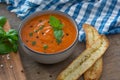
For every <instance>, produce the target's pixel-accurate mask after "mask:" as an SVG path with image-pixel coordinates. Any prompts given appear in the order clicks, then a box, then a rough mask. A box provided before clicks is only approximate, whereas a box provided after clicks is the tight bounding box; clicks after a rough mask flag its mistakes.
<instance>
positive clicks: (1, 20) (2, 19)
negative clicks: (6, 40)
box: [0, 16, 7, 27]
mask: <svg viewBox="0 0 120 80" xmlns="http://www.w3.org/2000/svg"><path fill="white" fill-rule="evenodd" d="M6 21H7V19H6V17H4V16H0V26H1V27H3V26H4V25H5V23H6Z"/></svg>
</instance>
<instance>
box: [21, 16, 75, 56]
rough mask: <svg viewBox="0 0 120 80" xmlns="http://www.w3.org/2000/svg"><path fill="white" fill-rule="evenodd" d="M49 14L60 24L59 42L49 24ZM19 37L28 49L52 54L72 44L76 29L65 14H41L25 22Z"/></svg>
mask: <svg viewBox="0 0 120 80" xmlns="http://www.w3.org/2000/svg"><path fill="white" fill-rule="evenodd" d="M50 16H54V17H55V18H57V19H58V20H59V21H60V23H61V24H62V29H61V30H62V32H63V34H62V37H61V42H60V43H58V42H57V41H56V38H55V35H56V34H55V29H53V27H52V26H51V24H50ZM55 22H56V21H55ZM53 24H54V23H53ZM58 35H59V32H58ZM56 36H57V35H56ZM21 37H22V40H23V42H24V43H25V44H26V45H27V46H28V47H29V48H30V49H32V50H34V51H37V52H40V53H45V54H54V53H57V52H60V51H63V50H65V49H67V48H68V47H69V46H70V45H72V44H73V42H74V41H75V40H76V37H77V30H76V28H75V25H74V24H73V23H72V22H71V21H70V20H69V19H68V18H66V17H65V16H62V15H59V14H42V15H40V16H37V17H34V18H32V19H31V20H29V21H27V22H26V24H25V25H24V26H23V27H22V29H21Z"/></svg>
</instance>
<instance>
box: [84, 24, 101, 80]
mask: <svg viewBox="0 0 120 80" xmlns="http://www.w3.org/2000/svg"><path fill="white" fill-rule="evenodd" d="M83 29H84V31H85V33H86V48H88V47H89V46H91V45H92V44H93V43H94V41H95V40H97V39H98V38H99V37H100V34H99V33H98V32H97V30H96V29H95V28H94V27H92V26H91V25H89V24H84V25H83ZM102 67H103V61H102V57H101V58H100V59H98V60H97V61H96V62H95V64H94V65H93V66H92V67H91V68H90V69H88V70H87V71H86V72H85V73H84V79H85V80H99V78H100V76H101V74H102Z"/></svg>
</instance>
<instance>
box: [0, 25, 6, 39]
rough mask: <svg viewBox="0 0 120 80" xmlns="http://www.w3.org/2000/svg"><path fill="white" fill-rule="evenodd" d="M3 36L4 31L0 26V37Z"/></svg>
mask: <svg viewBox="0 0 120 80" xmlns="http://www.w3.org/2000/svg"><path fill="white" fill-rule="evenodd" d="M4 36H5V31H4V30H3V28H2V27H0V39H1V38H3V37H4Z"/></svg>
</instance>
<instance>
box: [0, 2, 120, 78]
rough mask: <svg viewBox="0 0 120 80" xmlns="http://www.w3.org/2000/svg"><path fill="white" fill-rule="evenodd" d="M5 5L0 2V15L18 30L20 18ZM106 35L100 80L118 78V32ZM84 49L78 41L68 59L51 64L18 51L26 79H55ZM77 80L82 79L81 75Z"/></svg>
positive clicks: (119, 64) (119, 54)
mask: <svg viewBox="0 0 120 80" xmlns="http://www.w3.org/2000/svg"><path fill="white" fill-rule="evenodd" d="M6 6H7V5H5V4H0V16H1V15H4V16H6V17H7V18H8V20H9V21H10V25H11V26H12V28H15V29H17V30H18V27H19V24H20V21H21V20H20V19H19V18H17V17H16V15H15V14H14V13H11V12H9V11H8V10H7V9H6V8H7V7H6ZM107 37H108V39H109V41H110V47H109V48H108V50H107V51H106V53H105V55H104V56H103V73H102V76H101V79H100V80H120V34H116V35H109V36H107ZM84 49H85V43H84V42H82V43H81V42H78V44H77V46H76V49H75V50H74V52H73V54H72V55H71V56H70V57H69V58H68V59H66V60H65V61H63V62H60V63H57V64H51V65H45V64H40V63H37V62H35V61H34V60H33V59H32V58H31V57H30V56H28V55H27V54H26V53H24V51H23V50H22V49H21V48H20V50H19V52H20V56H21V61H22V63H23V67H24V73H25V74H26V77H27V80H55V78H56V77H57V75H58V74H59V73H60V72H61V71H62V70H63V69H64V68H65V67H66V66H67V65H69V64H70V63H71V61H72V60H73V59H74V58H76V57H77V56H78V55H79V54H80V53H81V52H82V51H83V50H84ZM0 75H4V74H0ZM3 80H6V79H3ZM9 80H10V79H9ZM21 80H23V79H21ZM79 80H83V79H82V77H81V78H80V79H79Z"/></svg>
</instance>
